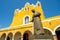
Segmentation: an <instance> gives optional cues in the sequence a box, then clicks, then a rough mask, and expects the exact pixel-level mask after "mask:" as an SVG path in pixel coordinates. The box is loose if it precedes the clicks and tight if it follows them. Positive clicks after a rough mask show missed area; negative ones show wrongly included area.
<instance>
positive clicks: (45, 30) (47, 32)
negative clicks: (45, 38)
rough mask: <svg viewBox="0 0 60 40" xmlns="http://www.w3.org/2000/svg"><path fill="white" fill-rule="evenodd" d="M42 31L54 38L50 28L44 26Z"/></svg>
mask: <svg viewBox="0 0 60 40" xmlns="http://www.w3.org/2000/svg"><path fill="white" fill-rule="evenodd" d="M44 32H45V35H49V36H50V38H51V40H54V38H53V34H52V32H51V30H49V29H46V28H45V29H44Z"/></svg>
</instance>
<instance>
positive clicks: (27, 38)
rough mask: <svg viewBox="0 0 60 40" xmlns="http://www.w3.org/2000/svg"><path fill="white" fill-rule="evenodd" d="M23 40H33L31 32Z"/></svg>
mask: <svg viewBox="0 0 60 40" xmlns="http://www.w3.org/2000/svg"><path fill="white" fill-rule="evenodd" d="M23 40H32V33H31V32H30V31H26V32H25V33H24V35H23Z"/></svg>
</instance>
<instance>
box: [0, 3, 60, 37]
mask: <svg viewBox="0 0 60 40" xmlns="http://www.w3.org/2000/svg"><path fill="white" fill-rule="evenodd" d="M32 9H34V10H36V11H38V12H40V13H41V17H40V18H41V21H42V25H43V28H44V29H47V30H49V31H50V32H51V33H52V35H56V34H55V31H56V29H57V28H59V27H60V15H59V16H54V17H50V18H45V17H44V13H43V10H42V6H41V3H40V2H37V3H36V5H34V4H29V3H26V4H25V6H24V7H23V8H22V9H21V10H19V9H16V10H15V11H14V17H13V20H12V23H11V25H10V27H9V28H4V29H0V38H1V36H2V35H3V34H4V33H5V34H6V37H7V36H8V34H9V33H12V34H13V36H14V35H15V34H16V33H17V32H20V33H21V35H22V37H23V34H24V33H25V32H26V31H30V32H31V33H32V34H34V27H33V22H29V23H27V24H25V17H26V16H28V17H29V21H31V20H32V16H33V13H32V11H31V10H32ZM46 15H47V14H46Z"/></svg>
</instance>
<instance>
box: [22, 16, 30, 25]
mask: <svg viewBox="0 0 60 40" xmlns="http://www.w3.org/2000/svg"><path fill="white" fill-rule="evenodd" d="M25 17H29V21H30V16H29V15H25V16H24V17H23V25H24V24H25ZM28 24H29V23H28Z"/></svg>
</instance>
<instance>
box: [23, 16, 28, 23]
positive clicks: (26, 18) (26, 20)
mask: <svg viewBox="0 0 60 40" xmlns="http://www.w3.org/2000/svg"><path fill="white" fill-rule="evenodd" d="M24 20H25V22H24V23H25V24H27V23H29V16H26V17H25V19H24Z"/></svg>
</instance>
